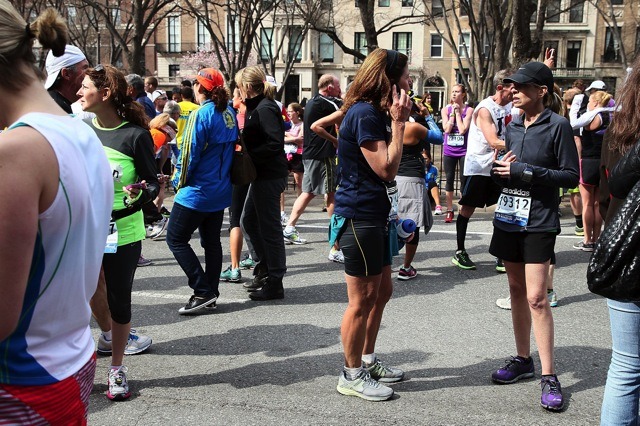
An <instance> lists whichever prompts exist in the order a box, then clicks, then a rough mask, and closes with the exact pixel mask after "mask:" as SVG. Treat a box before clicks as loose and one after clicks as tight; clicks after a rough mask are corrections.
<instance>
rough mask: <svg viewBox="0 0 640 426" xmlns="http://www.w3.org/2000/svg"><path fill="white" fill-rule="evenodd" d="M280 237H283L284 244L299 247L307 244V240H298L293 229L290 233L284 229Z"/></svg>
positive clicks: (298, 237) (297, 235) (296, 232)
mask: <svg viewBox="0 0 640 426" xmlns="http://www.w3.org/2000/svg"><path fill="white" fill-rule="evenodd" d="M282 236H283V237H284V242H285V243H286V244H296V245H300V244H306V243H307V240H305V239H304V238H300V235H299V234H298V231H297V230H296V228H293V231H291V232H287V230H286V229H285V230H284V231H282Z"/></svg>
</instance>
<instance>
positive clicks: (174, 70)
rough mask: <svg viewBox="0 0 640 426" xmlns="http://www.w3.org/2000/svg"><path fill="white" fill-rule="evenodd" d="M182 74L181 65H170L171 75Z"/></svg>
mask: <svg viewBox="0 0 640 426" xmlns="http://www.w3.org/2000/svg"><path fill="white" fill-rule="evenodd" d="M179 75H180V65H169V77H178V76H179Z"/></svg>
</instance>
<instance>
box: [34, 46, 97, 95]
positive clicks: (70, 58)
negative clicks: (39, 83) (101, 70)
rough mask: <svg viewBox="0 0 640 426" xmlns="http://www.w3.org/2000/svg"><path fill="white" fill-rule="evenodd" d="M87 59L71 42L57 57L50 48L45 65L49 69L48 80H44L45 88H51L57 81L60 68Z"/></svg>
mask: <svg viewBox="0 0 640 426" xmlns="http://www.w3.org/2000/svg"><path fill="white" fill-rule="evenodd" d="M86 59H87V57H86V56H84V53H82V51H81V50H80V49H78V48H77V47H75V46H72V45H70V44H67V46H66V47H65V48H64V55H62V56H58V57H55V56H53V52H52V51H51V50H50V51H49V53H48V54H47V60H46V61H45V67H46V69H47V80H46V81H45V82H44V88H45V89H49V88H50V87H51V86H53V83H55V82H56V79H57V78H58V74H60V70H62V69H63V68H68V67H70V66H72V65H75V64H77V63H79V62H82V61H85V60H86Z"/></svg>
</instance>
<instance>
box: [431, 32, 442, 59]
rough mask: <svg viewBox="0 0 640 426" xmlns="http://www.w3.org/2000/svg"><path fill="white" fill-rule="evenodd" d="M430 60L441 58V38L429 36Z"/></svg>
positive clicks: (433, 35) (439, 36) (435, 35)
mask: <svg viewBox="0 0 640 426" xmlns="http://www.w3.org/2000/svg"><path fill="white" fill-rule="evenodd" d="M430 56H431V57H432V58H442V36H441V35H440V34H431V54H430Z"/></svg>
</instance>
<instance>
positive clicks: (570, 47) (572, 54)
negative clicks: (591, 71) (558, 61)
mask: <svg viewBox="0 0 640 426" xmlns="http://www.w3.org/2000/svg"><path fill="white" fill-rule="evenodd" d="M580 50H582V42H581V41H568V42H567V68H580Z"/></svg>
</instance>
